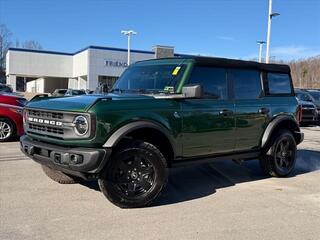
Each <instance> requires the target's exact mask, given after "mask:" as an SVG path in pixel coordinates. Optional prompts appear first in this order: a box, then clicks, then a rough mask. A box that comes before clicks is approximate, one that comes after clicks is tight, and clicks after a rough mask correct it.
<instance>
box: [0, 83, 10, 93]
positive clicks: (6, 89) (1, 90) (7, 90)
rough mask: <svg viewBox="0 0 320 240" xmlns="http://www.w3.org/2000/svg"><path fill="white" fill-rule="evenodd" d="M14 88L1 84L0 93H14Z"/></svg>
mask: <svg viewBox="0 0 320 240" xmlns="http://www.w3.org/2000/svg"><path fill="white" fill-rule="evenodd" d="M12 92H13V91H12V88H11V87H10V86H8V85H6V84H2V83H0V93H12Z"/></svg>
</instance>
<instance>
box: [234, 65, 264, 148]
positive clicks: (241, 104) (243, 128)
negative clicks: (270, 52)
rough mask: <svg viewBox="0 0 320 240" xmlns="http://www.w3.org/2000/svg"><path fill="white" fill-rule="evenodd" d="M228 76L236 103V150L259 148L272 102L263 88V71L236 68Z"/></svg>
mask: <svg viewBox="0 0 320 240" xmlns="http://www.w3.org/2000/svg"><path fill="white" fill-rule="evenodd" d="M228 78H229V80H230V81H231V82H232V85H233V97H234V103H235V121H236V130H235V137H236V145H235V151H246V150H254V149H258V147H259V144H260V140H261V137H262V135H263V132H264V129H265V125H266V123H267V120H268V118H269V114H270V104H269V103H268V99H266V98H265V97H264V95H263V90H262V89H263V88H262V86H263V81H262V73H261V72H260V71H259V70H255V69H252V70H251V69H236V68H235V69H229V70H228Z"/></svg>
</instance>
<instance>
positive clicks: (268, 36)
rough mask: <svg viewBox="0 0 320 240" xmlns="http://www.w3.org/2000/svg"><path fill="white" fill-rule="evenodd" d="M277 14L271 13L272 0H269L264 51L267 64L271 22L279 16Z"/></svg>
mask: <svg viewBox="0 0 320 240" xmlns="http://www.w3.org/2000/svg"><path fill="white" fill-rule="evenodd" d="M279 15H280V14H279V13H276V12H275V13H273V12H272V0H269V13H268V32H267V50H266V63H269V56H270V34H271V20H272V18H273V17H276V16H279Z"/></svg>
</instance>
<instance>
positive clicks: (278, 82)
mask: <svg viewBox="0 0 320 240" xmlns="http://www.w3.org/2000/svg"><path fill="white" fill-rule="evenodd" d="M267 75H268V77H267V79H268V87H269V94H291V93H292V88H291V80H290V76H289V74H286V73H268V74H267Z"/></svg>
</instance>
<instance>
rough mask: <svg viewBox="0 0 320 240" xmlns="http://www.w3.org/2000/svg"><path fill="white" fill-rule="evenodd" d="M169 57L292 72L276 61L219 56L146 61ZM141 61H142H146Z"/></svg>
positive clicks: (218, 65) (212, 63)
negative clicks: (263, 61) (268, 61)
mask: <svg viewBox="0 0 320 240" xmlns="http://www.w3.org/2000/svg"><path fill="white" fill-rule="evenodd" d="M169 59H194V60H195V62H196V64H197V65H201V66H216V67H232V68H246V69H248V68H250V69H258V70H261V71H270V72H281V73H290V67H289V66H288V65H285V64H274V63H268V64H267V63H259V62H255V61H245V60H237V59H229V58H218V57H201V56H190V55H187V56H183V55H182V56H179V57H172V58H159V59H150V60H145V61H161V60H169ZM145 61H140V62H145Z"/></svg>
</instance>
